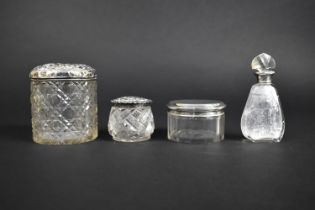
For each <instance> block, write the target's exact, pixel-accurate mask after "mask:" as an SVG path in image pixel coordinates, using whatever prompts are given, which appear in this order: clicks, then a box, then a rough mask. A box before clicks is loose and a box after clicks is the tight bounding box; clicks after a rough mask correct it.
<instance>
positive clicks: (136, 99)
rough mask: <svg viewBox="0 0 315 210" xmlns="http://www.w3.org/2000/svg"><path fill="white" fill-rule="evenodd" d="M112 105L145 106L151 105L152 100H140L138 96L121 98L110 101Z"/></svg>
mask: <svg viewBox="0 0 315 210" xmlns="http://www.w3.org/2000/svg"><path fill="white" fill-rule="evenodd" d="M111 102H112V103H113V104H132V105H137V104H140V105H145V104H150V103H152V100H150V99H147V98H142V97H138V96H123V97H120V98H115V99H113V100H111Z"/></svg>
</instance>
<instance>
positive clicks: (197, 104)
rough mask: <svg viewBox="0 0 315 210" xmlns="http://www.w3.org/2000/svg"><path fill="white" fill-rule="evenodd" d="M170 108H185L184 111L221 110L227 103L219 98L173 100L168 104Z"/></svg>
mask: <svg viewBox="0 0 315 210" xmlns="http://www.w3.org/2000/svg"><path fill="white" fill-rule="evenodd" d="M167 107H168V108H169V109H170V110H178V111H180V110H183V111H220V110H223V109H224V108H225V107H226V105H225V104H224V103H223V102H222V101H218V100H203V99H202V100H193V99H185V100H173V101H170V102H169V103H168V104H167Z"/></svg>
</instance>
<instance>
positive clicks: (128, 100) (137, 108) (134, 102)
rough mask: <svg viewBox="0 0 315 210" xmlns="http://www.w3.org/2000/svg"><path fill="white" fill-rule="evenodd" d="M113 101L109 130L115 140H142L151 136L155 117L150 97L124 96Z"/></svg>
mask: <svg viewBox="0 0 315 210" xmlns="http://www.w3.org/2000/svg"><path fill="white" fill-rule="evenodd" d="M111 102H112V103H113V106H112V108H111V111H110V114H109V120H108V132H109V134H110V135H111V136H112V137H113V139H114V140H115V141H120V142H141V141H146V140H149V139H150V138H151V134H152V133H153V131H154V119H153V114H152V110H151V106H150V105H151V103H152V101H151V100H150V99H146V98H141V97H136V96H124V97H120V98H116V99H113V100H112V101H111Z"/></svg>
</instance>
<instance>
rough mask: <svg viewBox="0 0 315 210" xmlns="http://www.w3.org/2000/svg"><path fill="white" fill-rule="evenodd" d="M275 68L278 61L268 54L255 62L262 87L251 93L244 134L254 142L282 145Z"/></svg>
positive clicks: (243, 125)
mask: <svg viewBox="0 0 315 210" xmlns="http://www.w3.org/2000/svg"><path fill="white" fill-rule="evenodd" d="M275 66H276V65H275V61H274V59H273V58H272V57H271V56H270V55H267V54H265V53H263V54H260V55H258V56H256V57H255V58H254V59H253V62H252V68H253V70H255V73H256V74H257V78H258V83H257V84H255V85H253V86H252V88H251V90H250V93H249V96H248V99H247V102H246V105H245V108H244V111H243V115H242V118H241V129H242V133H243V135H244V136H245V137H246V138H247V139H248V140H250V141H252V142H280V141H281V139H282V137H283V134H284V130H285V121H284V116H283V112H282V109H281V104H280V99H279V95H278V93H277V90H276V88H275V87H274V86H273V85H272V81H271V76H272V75H273V74H274V71H273V70H272V69H273V68H275Z"/></svg>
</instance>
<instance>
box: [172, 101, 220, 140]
mask: <svg viewBox="0 0 315 210" xmlns="http://www.w3.org/2000/svg"><path fill="white" fill-rule="evenodd" d="M224 108H225V104H224V103H223V102H221V101H216V100H174V101H170V102H169V104H168V109H169V110H168V124H167V126H168V139H169V140H171V141H175V142H182V143H208V142H219V141H222V140H223V139H224V126H225V125H224V124H225V116H224V111H223V109H224Z"/></svg>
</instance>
